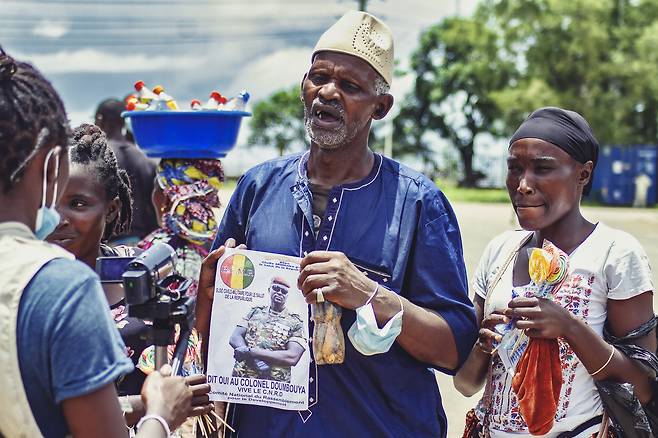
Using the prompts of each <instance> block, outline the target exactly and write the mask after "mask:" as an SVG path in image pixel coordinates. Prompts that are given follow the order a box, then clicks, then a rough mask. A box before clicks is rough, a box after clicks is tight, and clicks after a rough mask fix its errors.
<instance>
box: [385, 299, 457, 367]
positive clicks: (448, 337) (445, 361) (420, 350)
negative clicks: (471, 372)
mask: <svg viewBox="0 0 658 438" xmlns="http://www.w3.org/2000/svg"><path fill="white" fill-rule="evenodd" d="M400 299H401V300H402V303H403V306H404V314H403V318H402V332H401V333H400V335H399V336H398V337H397V342H398V344H400V346H401V347H402V348H404V350H405V351H406V352H407V353H409V354H410V355H412V356H413V357H414V358H416V359H417V360H419V361H421V362H424V363H427V364H430V365H433V366H438V367H442V368H447V369H455V368H456V367H457V365H458V363H459V357H458V356H459V355H458V352H457V344H456V343H455V338H454V336H453V334H452V330H451V329H450V326H449V325H448V323H447V322H446V321H445V320H444V319H443V318H441V316H439V315H438V314H436V313H435V312H432V311H431V310H428V309H425V308H423V307H420V306H417V305H416V304H414V303H412V302H411V301H409V300H407V299H406V298H403V297H400ZM372 304H373V309H374V311H375V316H376V318H377V323H378V324H379V326H380V327H383V326H384V325H385V324H386V322H387V321H389V320H390V319H391V318H393V316H395V314H396V313H398V312H399V311H400V300H398V298H397V297H396V294H395V292H392V291H390V290H388V289H386V288H384V287H381V286H380V287H379V291H378V293H377V295H376V296H375V297H374V298H373V300H372Z"/></svg>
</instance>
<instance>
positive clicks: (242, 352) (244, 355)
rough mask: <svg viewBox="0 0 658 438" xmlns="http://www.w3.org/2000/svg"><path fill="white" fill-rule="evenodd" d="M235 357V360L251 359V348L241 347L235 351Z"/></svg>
mask: <svg viewBox="0 0 658 438" xmlns="http://www.w3.org/2000/svg"><path fill="white" fill-rule="evenodd" d="M233 357H234V358H235V360H247V359H249V358H250V357H251V353H250V352H249V347H247V346H246V345H244V346H241V347H236V349H235V350H233Z"/></svg>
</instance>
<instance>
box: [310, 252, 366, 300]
mask: <svg viewBox="0 0 658 438" xmlns="http://www.w3.org/2000/svg"><path fill="white" fill-rule="evenodd" d="M299 269H300V273H299V278H298V280H297V287H298V288H299V289H300V290H301V291H302V293H303V294H304V297H305V299H306V302H307V303H309V304H312V303H316V302H317V301H318V295H319V294H318V290H321V291H322V296H323V298H324V299H325V300H327V301H331V302H333V303H335V304H338V305H339V306H341V307H345V308H347V309H356V308H358V307H361V306H363V305H364V304H365V303H366V301H368V299H369V298H370V296H371V295H372V294H373V293H374V291H375V288H376V287H377V283H376V282H375V281H373V280H371V279H369V278H368V277H366V275H365V274H364V273H363V272H361V271H360V270H359V268H357V267H356V266H354V263H352V262H351V261H350V260H349V259H348V258H347V256H346V255H345V254H343V253H342V252H337V251H313V252H311V253H309V254H308V255H307V256H306V257H304V258H303V259H302V261H301V264H300V268H299Z"/></svg>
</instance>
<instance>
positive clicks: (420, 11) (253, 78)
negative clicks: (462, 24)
mask: <svg viewBox="0 0 658 438" xmlns="http://www.w3.org/2000/svg"><path fill="white" fill-rule="evenodd" d="M476 2H477V0H404V1H395V0H377V1H375V0H371V1H369V2H368V11H369V12H370V13H373V14H374V15H377V16H378V17H380V18H382V19H383V20H384V21H385V22H386V23H387V24H388V25H389V26H390V27H391V29H392V30H393V33H394V36H395V52H396V53H395V57H396V60H397V61H398V62H399V63H400V65H401V66H405V65H406V64H407V62H408V59H409V56H410V55H411V53H412V51H413V50H414V49H415V48H416V45H417V41H418V36H419V34H420V32H421V31H422V30H423V29H425V28H426V27H428V26H430V25H432V24H435V23H438V22H439V21H440V20H441V19H442V18H444V17H447V16H450V15H454V14H460V15H467V14H470V13H471V12H472V11H473V10H474V8H475V4H476ZM357 4H358V2H356V1H352V0H333V1H332V0H327V1H322V0H307V1H301V0H243V1H239V0H181V1H176V0H144V1H132V0H114V1H111V2H110V1H100V0H98V1H94V0H0V44H1V45H2V46H3V47H4V48H5V50H6V51H7V52H9V53H10V54H11V55H13V56H15V57H16V58H19V59H21V60H28V61H30V62H32V63H34V64H35V65H36V66H37V67H38V68H39V69H40V70H41V71H42V72H43V73H44V74H45V75H46V76H47V77H48V78H49V79H50V80H51V81H52V82H53V83H54V85H55V87H56V88H57V90H58V91H59V92H60V94H61V96H62V98H63V99H64V103H65V105H66V107H67V109H68V111H69V116H70V118H71V122H72V124H73V125H77V124H79V123H81V122H84V121H88V122H90V121H91V120H92V116H93V113H94V110H95V108H96V105H97V104H98V103H99V102H100V101H101V100H103V99H105V98H107V97H123V96H125V95H126V94H127V93H129V92H130V91H132V84H133V83H134V82H135V81H137V80H140V79H142V80H144V81H145V82H146V83H147V85H150V86H151V87H152V86H154V85H156V84H162V85H163V86H164V87H165V88H166V90H167V92H168V93H169V94H171V95H173V96H174V97H175V98H176V99H177V100H178V101H179V103H183V105H187V103H188V102H189V101H190V100H191V99H193V98H198V99H200V100H202V101H204V100H205V99H206V98H207V96H208V94H209V93H210V91H211V90H213V89H217V90H219V91H220V92H222V93H223V94H225V95H229V96H230V95H234V94H236V93H237V92H238V91H240V90H241V89H247V90H248V91H249V92H250V93H251V95H252V101H255V100H258V99H262V98H264V97H266V96H268V95H269V94H271V93H272V92H274V91H276V90H278V89H280V88H282V87H288V86H290V85H293V84H296V83H298V82H299V80H300V79H301V77H302V75H303V73H304V71H305V70H306V69H307V67H308V65H309V56H310V53H311V49H312V47H313V45H314V44H315V41H316V40H317V39H318V37H319V36H320V35H321V34H322V32H324V30H325V29H326V28H327V27H329V26H330V25H331V24H332V23H333V22H334V21H335V20H336V19H337V18H338V17H340V16H341V15H342V14H343V13H344V12H346V11H347V10H349V9H354V8H356V7H357ZM411 81H412V78H399V79H398V78H396V80H395V81H394V84H393V87H392V94H393V95H394V96H395V97H396V99H397V100H398V101H400V100H401V99H402V98H403V96H404V95H405V94H406V93H407V91H408V90H409V86H410V84H411ZM247 132H248V126H247V127H246V129H245V125H244V124H243V129H242V131H241V135H240V140H239V143H238V148H237V149H236V150H234V151H233V152H232V153H230V154H229V156H228V157H227V159H226V160H225V165H226V166H227V170H230V169H231V168H232V167H237V168H242V167H245V166H249V165H251V164H253V163H255V162H258V161H261V160H262V159H263V158H264V155H263V153H262V151H260V150H259V151H258V152H256V151H255V150H254V151H251V150H248V149H242V148H240V144H241V143H243V142H244V140H245V137H246V133H247ZM266 155H267V153H266Z"/></svg>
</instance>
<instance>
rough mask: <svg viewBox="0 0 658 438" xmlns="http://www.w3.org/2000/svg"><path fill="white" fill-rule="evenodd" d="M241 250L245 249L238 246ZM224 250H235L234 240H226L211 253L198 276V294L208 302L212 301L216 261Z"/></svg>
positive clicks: (242, 246) (204, 261)
mask: <svg viewBox="0 0 658 438" xmlns="http://www.w3.org/2000/svg"><path fill="white" fill-rule="evenodd" d="M240 247H241V248H246V247H245V246H244V245H240ZM226 248H235V239H228V240H226V242H225V243H224V245H222V246H220V247H219V248H217V249H216V250H214V251H212V252H211V253H210V254H208V256H207V257H206V258H205V259H204V260H203V264H202V265H201V273H200V274H199V285H198V294H203V296H204V297H205V298H208V299H209V300H210V301H212V300H213V297H214V292H215V277H216V276H217V261H218V260H219V259H220V258H221V257H222V256H223V255H224V252H226Z"/></svg>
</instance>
